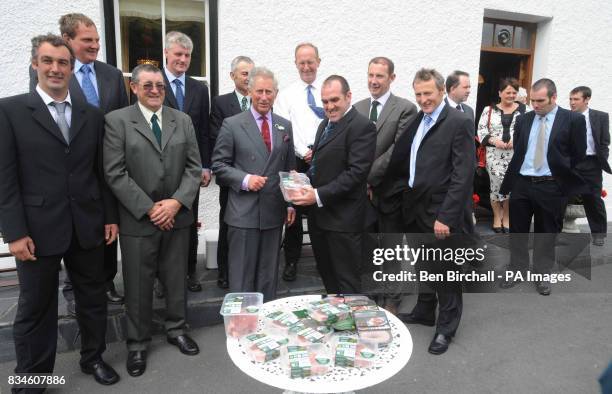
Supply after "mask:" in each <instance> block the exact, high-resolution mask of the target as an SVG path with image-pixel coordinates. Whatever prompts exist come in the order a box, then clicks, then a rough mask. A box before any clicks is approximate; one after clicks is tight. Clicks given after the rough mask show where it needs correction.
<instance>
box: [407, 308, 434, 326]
mask: <svg viewBox="0 0 612 394" xmlns="http://www.w3.org/2000/svg"><path fill="white" fill-rule="evenodd" d="M397 318H398V319H400V320H401V321H403V322H404V323H407V324H422V325H424V326H428V327H432V326H433V325H434V324H436V321H435V320H433V319H425V318H422V317H420V316H415V314H414V313H412V312H410V313H398V314H397Z"/></svg>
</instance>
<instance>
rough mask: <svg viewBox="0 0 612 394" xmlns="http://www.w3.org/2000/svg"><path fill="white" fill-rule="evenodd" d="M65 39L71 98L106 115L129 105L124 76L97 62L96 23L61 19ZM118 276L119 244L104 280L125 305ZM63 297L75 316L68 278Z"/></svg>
mask: <svg viewBox="0 0 612 394" xmlns="http://www.w3.org/2000/svg"><path fill="white" fill-rule="evenodd" d="M59 27H60V33H61V35H62V38H64V40H66V42H67V43H68V45H69V46H70V47H71V48H72V50H73V51H74V55H75V57H76V60H75V66H74V70H73V71H74V77H73V78H70V85H69V91H70V95H71V96H72V97H74V98H76V99H78V100H82V101H86V102H88V103H89V104H91V105H93V106H95V107H98V108H100V110H102V112H103V113H104V114H107V113H109V112H111V111H114V110H116V109H119V108H123V107H125V106H127V105H128V97H127V93H126V89H125V83H124V82H123V74H122V73H121V71H119V70H118V69H116V68H115V67H113V66H111V65H109V64H106V63H104V62H101V61H98V60H96V59H97V57H98V52H99V50H100V36H99V34H98V31H97V29H96V25H95V24H94V22H93V21H92V20H91V19H90V18H88V17H87V16H85V15H83V14H78V13H75V14H66V15H63V16H62V17H60V19H59ZM37 83H38V79H37V75H36V73H35V72H34V70H33V69H32V68H30V91H33V89H35V88H36V84H37ZM116 274H117V242H113V243H111V244H110V245H108V246H107V247H106V248H105V249H104V276H105V277H106V281H107V292H106V296H107V299H108V301H109V302H110V303H112V304H122V303H123V296H121V295H119V294H118V293H117V291H116V290H115V284H114V282H113V279H114V278H115V275H116ZM63 293H64V296H65V297H66V300H67V301H68V305H67V308H68V313H69V314H73V312H74V295H73V294H72V285H71V284H70V280H69V278H67V279H66V281H65V286H64V289H63Z"/></svg>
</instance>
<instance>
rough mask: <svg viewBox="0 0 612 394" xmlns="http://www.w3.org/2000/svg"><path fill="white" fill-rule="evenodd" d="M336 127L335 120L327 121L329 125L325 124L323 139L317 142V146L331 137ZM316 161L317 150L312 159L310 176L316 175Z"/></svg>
mask: <svg viewBox="0 0 612 394" xmlns="http://www.w3.org/2000/svg"><path fill="white" fill-rule="evenodd" d="M335 127H336V123H333V122H328V123H327V126H325V129H324V130H323V133H321V139H320V140H319V143H318V144H317V146H321V144H322V143H323V142H325V140H326V139H327V138H329V136H330V135H331V134H332V132H333V131H334V128H335ZM316 161H317V154H316V152H315V153H314V154H313V156H312V160H311V161H310V168H309V169H308V174H310V176H314V174H315V167H316Z"/></svg>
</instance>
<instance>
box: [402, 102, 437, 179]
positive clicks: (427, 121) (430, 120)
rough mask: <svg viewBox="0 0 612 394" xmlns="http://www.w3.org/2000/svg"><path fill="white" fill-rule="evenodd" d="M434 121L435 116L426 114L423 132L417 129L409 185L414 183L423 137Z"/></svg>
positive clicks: (411, 153) (413, 142) (411, 155)
mask: <svg viewBox="0 0 612 394" xmlns="http://www.w3.org/2000/svg"><path fill="white" fill-rule="evenodd" d="M432 123H433V118H432V117H431V116H429V115H427V114H425V116H424V117H423V132H422V133H420V134H419V133H418V131H417V134H416V135H415V136H414V140H413V141H412V145H411V146H410V177H409V178H408V186H410V187H413V185H414V179H415V172H416V161H417V154H418V152H419V148H420V147H421V142H422V141H423V138H425V135H426V134H427V131H428V130H429V129H430V127H431V126H432Z"/></svg>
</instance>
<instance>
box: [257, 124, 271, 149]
mask: <svg viewBox="0 0 612 394" xmlns="http://www.w3.org/2000/svg"><path fill="white" fill-rule="evenodd" d="M259 119H260V120H261V138H263V142H264V144H266V148H267V149H268V153H270V151H272V143H271V141H270V125H268V119H267V118H266V117H265V116H261V117H260V118H259Z"/></svg>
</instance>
